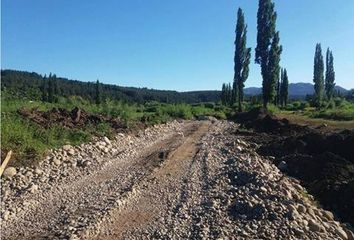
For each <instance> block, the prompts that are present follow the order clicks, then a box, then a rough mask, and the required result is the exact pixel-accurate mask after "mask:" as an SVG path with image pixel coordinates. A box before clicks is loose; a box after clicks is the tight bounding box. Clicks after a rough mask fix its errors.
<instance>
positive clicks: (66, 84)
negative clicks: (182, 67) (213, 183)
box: [1, 70, 220, 104]
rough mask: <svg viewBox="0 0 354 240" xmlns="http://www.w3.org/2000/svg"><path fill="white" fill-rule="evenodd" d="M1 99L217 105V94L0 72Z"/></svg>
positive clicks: (50, 75) (216, 92) (218, 96)
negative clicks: (74, 99) (70, 98)
mask: <svg viewBox="0 0 354 240" xmlns="http://www.w3.org/2000/svg"><path fill="white" fill-rule="evenodd" d="M1 91H2V96H3V97H6V98H12V99H27V100H33V101H45V102H57V101H58V100H59V99H60V98H68V97H71V96H78V97H81V98H83V99H85V100H88V101H90V102H92V103H93V104H94V103H98V104H100V103H102V102H104V101H106V100H117V101H118V100H119V101H125V102H131V103H145V102H151V101H158V102H164V103H200V102H217V101H218V100H219V99H220V91H191V92H177V91H169V90H156V89H148V88H134V87H122V86H117V85H112V84H103V83H101V82H99V81H98V82H97V81H96V82H82V81H78V80H70V79H67V78H62V77H58V76H56V75H55V74H49V75H41V74H38V73H35V72H27V71H17V70H1Z"/></svg>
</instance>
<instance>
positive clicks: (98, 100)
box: [95, 79, 101, 105]
mask: <svg viewBox="0 0 354 240" xmlns="http://www.w3.org/2000/svg"><path fill="white" fill-rule="evenodd" d="M95 90H96V91H95V102H96V104H97V105H100V104H101V86H100V82H99V81H98V79H97V81H96V89H95Z"/></svg>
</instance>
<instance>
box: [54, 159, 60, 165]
mask: <svg viewBox="0 0 354 240" xmlns="http://www.w3.org/2000/svg"><path fill="white" fill-rule="evenodd" d="M53 163H54V164H55V165H56V166H59V165H60V164H61V161H60V160H59V159H57V158H54V159H53Z"/></svg>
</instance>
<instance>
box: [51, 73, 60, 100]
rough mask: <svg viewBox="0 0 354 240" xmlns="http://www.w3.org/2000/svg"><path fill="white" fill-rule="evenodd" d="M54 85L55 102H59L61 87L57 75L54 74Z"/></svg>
mask: <svg viewBox="0 0 354 240" xmlns="http://www.w3.org/2000/svg"><path fill="white" fill-rule="evenodd" d="M52 87H53V99H52V101H53V102H58V95H59V88H58V82H57V76H56V75H55V74H54V75H53V77H52Z"/></svg>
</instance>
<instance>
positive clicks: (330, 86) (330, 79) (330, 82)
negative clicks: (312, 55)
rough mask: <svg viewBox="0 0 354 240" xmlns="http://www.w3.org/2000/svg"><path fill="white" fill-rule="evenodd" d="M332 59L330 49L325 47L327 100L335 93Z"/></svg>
mask: <svg viewBox="0 0 354 240" xmlns="http://www.w3.org/2000/svg"><path fill="white" fill-rule="evenodd" d="M333 61H334V59H333V54H332V51H330V50H329V48H327V53H326V79H325V90H326V96H327V99H328V100H331V99H332V98H333V95H334V93H335V90H334V86H335V82H334V80H335V72H334V66H333Z"/></svg>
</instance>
